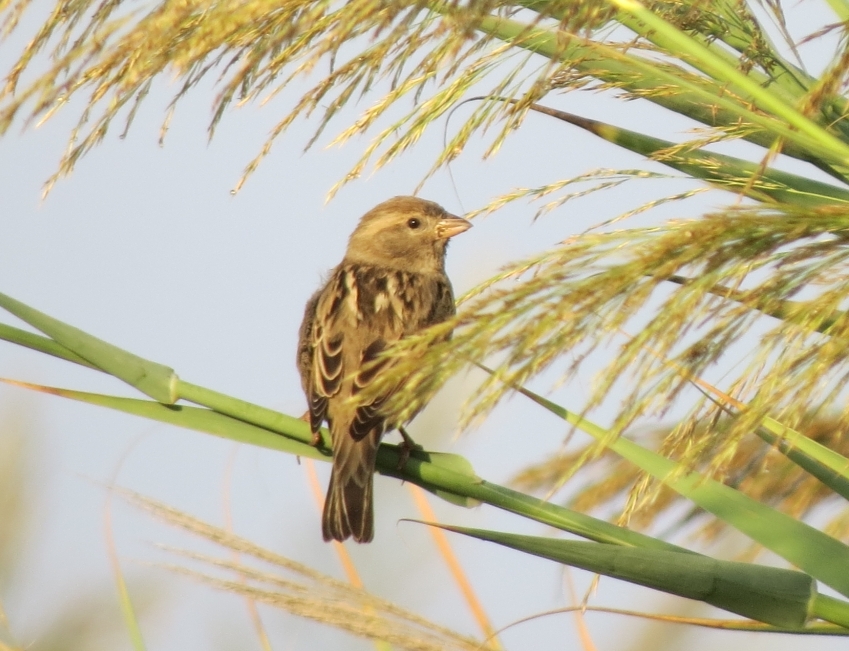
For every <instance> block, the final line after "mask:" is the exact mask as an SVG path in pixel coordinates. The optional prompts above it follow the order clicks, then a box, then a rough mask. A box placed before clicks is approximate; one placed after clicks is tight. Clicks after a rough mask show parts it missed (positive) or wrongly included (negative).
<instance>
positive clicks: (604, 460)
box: [512, 417, 849, 541]
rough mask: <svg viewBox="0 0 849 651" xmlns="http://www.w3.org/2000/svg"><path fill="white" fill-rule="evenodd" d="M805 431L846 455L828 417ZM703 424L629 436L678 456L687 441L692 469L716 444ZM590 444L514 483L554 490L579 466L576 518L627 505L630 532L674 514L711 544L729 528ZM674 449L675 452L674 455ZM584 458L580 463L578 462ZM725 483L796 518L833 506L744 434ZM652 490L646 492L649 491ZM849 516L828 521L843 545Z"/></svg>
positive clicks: (806, 478)
mask: <svg viewBox="0 0 849 651" xmlns="http://www.w3.org/2000/svg"><path fill="white" fill-rule="evenodd" d="M807 420H808V421H809V423H808V425H807V427H806V428H805V434H806V435H807V436H808V437H810V438H811V439H813V440H814V441H817V442H819V443H822V444H823V445H825V446H827V447H828V448H829V449H832V450H835V451H837V452H839V453H841V454H843V455H844V456H846V455H849V440H847V437H846V436H845V432H844V431H842V430H841V429H840V428H839V426H838V423H837V420H836V419H834V418H823V417H809V418H808V419H807ZM727 426H728V419H727V418H723V419H720V421H719V422H718V423H716V424H715V425H714V428H715V429H716V430H718V431H719V432H722V431H724V430H725V429H727ZM708 429H709V428H708V423H701V424H699V425H698V426H696V427H695V428H693V429H688V430H687V431H686V432H681V431H679V432H676V433H675V434H674V435H673V433H672V432H671V431H670V428H666V429H654V430H651V431H645V432H637V433H636V434H635V436H634V437H632V438H635V439H636V440H639V441H640V442H641V443H642V444H644V445H647V446H648V447H651V448H663V447H664V446H665V447H667V448H672V454H671V456H672V457H673V458H675V457H678V458H681V457H682V456H683V453H682V452H681V450H682V449H683V445H682V442H681V440H680V439H681V438H682V437H683V436H686V437H687V438H688V443H690V444H691V445H696V446H704V449H702V450H700V452H699V458H700V461H698V462H697V463H698V466H697V468H696V470H703V469H705V468H706V467H707V466H708V464H709V461H708V459H710V458H711V457H712V456H713V455H714V454H716V453H717V451H718V448H719V445H720V441H719V440H718V439H717V437H716V436H711V435H709V433H708ZM593 447H594V446H583V447H581V448H579V449H577V450H575V451H570V452H568V453H567V452H564V453H561V454H558V455H555V456H549V457H548V458H546V459H545V460H544V461H541V462H540V463H537V464H534V465H533V466H530V467H527V468H525V469H523V470H522V471H520V472H519V473H517V474H516V476H515V477H514V479H513V481H512V484H513V485H514V486H515V487H516V488H517V489H521V490H523V491H529V492H533V493H545V494H549V495H551V494H553V493H559V492H560V491H561V489H562V488H563V486H562V482H563V477H565V476H569V474H570V473H572V472H574V470H575V468H576V467H578V466H582V467H583V472H582V473H581V474H580V475H579V476H577V477H576V483H574V484H572V486H571V488H572V490H571V492H570V494H569V495H566V496H564V497H565V498H566V501H567V503H568V506H569V508H573V509H576V510H578V511H580V512H582V513H589V512H593V511H596V512H600V511H601V510H606V511H607V512H610V510H611V509H617V508H618V509H622V508H623V506H624V504H625V503H626V502H623V498H625V499H626V500H627V504H628V505H629V507H631V508H630V511H629V518H628V524H629V526H630V527H632V528H636V529H640V530H646V529H649V528H650V527H651V526H652V525H654V524H655V523H656V522H657V521H658V519H659V518H660V517H661V516H663V515H664V514H674V519H673V521H672V523H671V524H670V522H669V521H668V520H667V521H666V524H665V526H667V527H671V528H672V529H677V528H679V527H681V526H683V525H684V524H686V523H687V522H690V521H693V520H698V521H700V522H701V527H700V533H701V535H703V536H704V537H705V538H706V539H708V540H713V539H715V538H716V537H717V536H718V535H719V534H720V533H721V532H723V531H724V530H725V529H726V528H727V524H726V523H725V522H723V521H722V520H718V519H715V518H706V517H705V516H706V515H707V514H706V513H705V512H704V511H702V510H701V509H698V508H692V509H689V510H687V511H686V512H683V513H681V512H680V511H672V510H671V509H672V508H673V507H674V506H676V505H680V502H681V501H680V499H679V497H678V495H677V494H676V493H675V492H673V491H672V490H670V489H669V488H666V487H663V486H658V485H657V483H655V482H651V486H650V485H649V484H647V482H646V481H645V476H644V474H643V473H641V472H640V471H639V469H637V468H635V467H634V466H633V465H632V464H630V463H628V462H626V461H624V460H623V459H621V458H620V457H617V456H616V455H614V454H612V453H611V452H610V451H604V452H602V453H601V454H593V452H594V450H593ZM675 448H678V450H677V454H676V450H675ZM587 458H588V459H589V461H586V462H585V461H584V459H587ZM723 483H725V484H727V485H729V486H733V487H735V488H737V489H738V490H740V491H742V492H744V493H745V494H747V495H749V496H750V497H752V498H754V499H756V500H758V501H759V502H762V503H764V504H769V505H770V506H772V507H774V508H776V509H778V510H780V511H782V512H784V513H787V514H788V515H791V516H793V517H794V518H796V519H802V518H804V517H805V516H807V515H808V514H810V513H811V511H812V510H813V509H814V508H816V507H818V506H819V505H821V504H824V503H831V504H837V499H838V497H839V496H838V495H836V494H835V493H834V492H833V491H831V490H829V489H828V487H826V486H825V485H823V484H822V483H821V482H819V481H818V480H817V479H816V478H815V477H813V476H812V475H810V474H808V473H806V472H805V471H804V470H803V469H802V468H800V467H799V466H798V465H796V464H795V463H793V462H792V461H791V460H789V459H788V458H787V457H786V456H785V455H783V454H781V453H780V452H779V451H778V450H777V449H776V448H775V447H773V446H770V445H769V444H767V443H765V442H764V441H762V440H760V439H758V438H756V437H746V438H744V439H742V440H740V441H739V443H738V444H737V445H736V447H735V450H734V454H733V456H732V457H731V458H730V459H729V461H728V463H727V465H726V467H725V468H724V477H723ZM649 489H650V490H649ZM846 516H847V511H846V510H845V509H840V510H838V511H837V512H836V513H834V514H833V515H832V516H831V517H830V518H829V521H828V523H827V524H826V528H827V529H828V530H829V531H830V532H831V535H833V536H835V537H837V538H839V539H841V540H844V541H846V540H849V528H847V526H846Z"/></svg>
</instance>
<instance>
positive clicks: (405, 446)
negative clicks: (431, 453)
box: [396, 427, 424, 470]
mask: <svg viewBox="0 0 849 651" xmlns="http://www.w3.org/2000/svg"><path fill="white" fill-rule="evenodd" d="M398 433H399V434H401V438H402V439H403V440H402V441H401V445H399V446H398V452H399V456H398V466H397V468H396V469H397V470H404V468H406V467H407V462H408V461H409V460H410V453H411V452H412V451H413V450H423V449H424V448H423V447H422V446H421V445H419V444H418V443H416V442H415V441H414V440H413V439H412V438H410V435H409V434H407V430H405V429H404V428H403V427H399V428H398Z"/></svg>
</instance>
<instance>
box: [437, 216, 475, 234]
mask: <svg viewBox="0 0 849 651" xmlns="http://www.w3.org/2000/svg"><path fill="white" fill-rule="evenodd" d="M471 227H472V222H470V221H467V220H465V219H463V218H462V217H455V216H454V215H451V216H449V217H446V218H445V219H440V220H439V221H438V222H436V237H438V238H439V239H440V240H447V239H448V238H449V237H454V236H455V235H459V234H460V233H465V232H466V231H467V230H469V229H470V228H471Z"/></svg>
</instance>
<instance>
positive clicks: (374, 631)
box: [120, 490, 494, 651]
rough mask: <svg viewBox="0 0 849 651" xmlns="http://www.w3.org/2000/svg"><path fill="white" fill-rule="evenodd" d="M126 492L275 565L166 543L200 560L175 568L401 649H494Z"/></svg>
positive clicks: (173, 520)
mask: <svg viewBox="0 0 849 651" xmlns="http://www.w3.org/2000/svg"><path fill="white" fill-rule="evenodd" d="M120 493H121V495H122V496H123V497H124V498H125V499H127V500H128V501H129V502H130V503H132V504H134V505H136V506H138V507H140V508H142V509H144V510H146V511H148V512H149V513H151V514H152V515H154V516H155V517H157V518H159V519H160V520H163V521H165V522H167V523H168V524H170V525H172V526H175V527H178V528H180V529H183V530H184V531H187V532H189V533H191V534H193V535H196V536H198V537H199V538H203V539H205V540H208V541H210V542H213V543H215V544H217V545H219V546H221V547H224V548H226V549H228V550H231V551H234V552H237V553H238V554H240V555H243V556H248V557H251V558H252V559H253V560H254V561H260V562H262V563H263V564H265V565H269V566H271V567H272V568H273V571H269V570H267V569H260V568H257V567H254V566H251V565H247V564H243V563H241V562H234V561H232V560H229V559H225V558H215V557H212V556H208V555H206V554H200V553H196V552H192V551H188V550H180V549H173V548H169V547H166V548H165V549H167V550H168V551H170V552H173V553H175V554H177V555H179V556H180V557H182V558H183V559H186V560H191V561H195V562H196V563H197V564H198V565H199V568H200V569H193V568H191V567H188V566H186V565H185V564H180V565H177V564H169V565H166V567H168V568H169V569H171V570H172V571H174V572H177V573H180V574H185V575H186V576H189V577H192V578H194V579H196V580H199V581H201V582H203V583H206V584H208V585H211V586H213V587H215V588H218V589H220V590H225V591H227V592H232V593H234V594H238V595H240V596H244V597H249V598H251V599H253V600H254V601H257V602H260V603H264V604H267V605H269V606H272V607H274V608H281V609H283V610H286V611H287V612H290V613H292V614H294V615H298V616H300V617H305V618H307V619H312V620H315V621H317V622H320V623H323V624H327V625H330V626H333V627H335V628H339V629H341V630H344V631H347V632H349V633H351V634H353V635H358V636H360V637H365V638H368V639H372V640H382V641H386V642H388V643H390V644H392V645H393V647H396V648H399V649H409V650H410V651H437V650H443V649H457V650H458V651H481V650H483V651H485V650H486V649H490V648H494V647H490V646H489V645H487V644H486V643H481V642H480V641H478V640H474V639H472V638H469V637H466V636H463V635H460V634H458V633H455V632H454V631H451V630H450V629H447V628H445V627H442V626H438V625H436V624H434V623H432V622H430V621H428V620H426V619H424V618H422V617H419V616H418V615H416V614H415V613H412V612H410V611H407V610H405V609H403V608H400V607H399V606H397V605H395V604H393V603H392V602H389V601H386V600H384V599H380V598H378V597H375V596H374V595H371V594H369V593H368V592H367V591H365V590H363V589H361V588H357V587H355V586H353V585H351V584H349V583H345V582H343V581H338V580H337V579H334V578H332V577H329V576H326V575H324V574H322V573H320V572H317V571H316V570H313V569H311V568H309V567H307V566H306V565H303V564H301V563H298V562H296V561H293V560H291V559H288V558H285V557H283V556H280V555H279V554H276V553H274V552H271V551H269V550H266V549H264V548H262V547H260V546H258V545H256V544H254V543H252V542H250V541H249V540H246V539H244V538H241V537H239V536H236V535H235V534H232V533H230V532H228V531H225V530H224V529H220V528H218V527H215V526H212V525H210V524H207V523H205V522H203V521H201V520H198V519H196V518H194V517H192V516H190V515H188V514H186V513H182V512H180V511H178V510H176V509H174V508H172V507H169V506H166V505H164V504H161V503H159V502H156V501H154V500H151V499H149V498H146V497H143V496H141V495H139V494H137V493H133V492H131V491H126V490H123V491H120Z"/></svg>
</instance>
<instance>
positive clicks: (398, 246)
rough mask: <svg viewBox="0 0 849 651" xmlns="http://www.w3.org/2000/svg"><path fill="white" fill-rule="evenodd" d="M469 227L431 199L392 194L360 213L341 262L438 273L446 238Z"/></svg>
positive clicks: (443, 263)
mask: <svg viewBox="0 0 849 651" xmlns="http://www.w3.org/2000/svg"><path fill="white" fill-rule="evenodd" d="M471 226H472V224H471V223H470V222H468V221H466V220H465V219H462V218H460V217H456V216H455V215H452V214H450V213H448V212H446V211H445V209H444V208H443V207H442V206H440V205H439V204H436V203H434V202H432V201H425V200H424V199H419V198H417V197H394V198H392V199H389V200H388V201H384V202H383V203H381V204H380V205H378V206H376V207H374V208H372V209H371V210H369V211H368V212H367V213H366V214H365V215H363V217H362V219H360V223H359V224H358V225H357V228H356V229H355V230H354V232H353V233H352V234H351V239H350V240H349V242H348V250H347V252H346V253H345V261H346V262H357V263H360V264H369V265H375V266H382V267H389V268H393V269H401V270H403V271H413V272H417V273H439V272H442V271H443V270H444V266H445V249H446V248H447V246H448V240H449V239H450V238H452V237H454V236H455V235H459V234H460V233H462V232H464V231H467V230H468V229H469V228H471Z"/></svg>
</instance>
